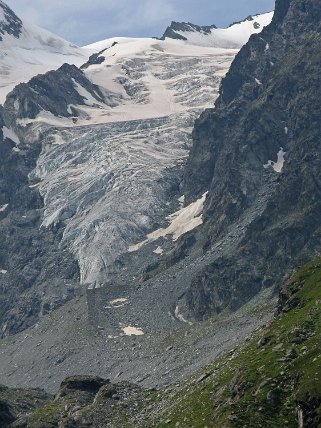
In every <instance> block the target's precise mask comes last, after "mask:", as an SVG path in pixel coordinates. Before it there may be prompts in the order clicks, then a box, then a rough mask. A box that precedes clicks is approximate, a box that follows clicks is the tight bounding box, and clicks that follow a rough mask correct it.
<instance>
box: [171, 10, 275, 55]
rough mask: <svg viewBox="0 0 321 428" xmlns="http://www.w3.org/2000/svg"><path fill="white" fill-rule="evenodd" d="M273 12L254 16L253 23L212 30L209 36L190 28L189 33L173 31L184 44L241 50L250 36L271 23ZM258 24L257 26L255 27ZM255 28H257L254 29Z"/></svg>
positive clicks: (248, 22) (242, 23)
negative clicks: (184, 39)
mask: <svg viewBox="0 0 321 428" xmlns="http://www.w3.org/2000/svg"><path fill="white" fill-rule="evenodd" d="M273 14H274V12H269V13H265V14H262V15H256V16H254V17H253V21H247V20H246V21H244V22H240V23H238V24H234V25H232V26H231V27H229V28H213V29H212V30H211V32H210V33H209V34H202V33H200V32H198V31H195V30H194V28H193V27H191V31H175V32H176V33H178V34H180V35H182V36H183V37H185V38H186V39H187V41H186V42H185V43H189V44H193V45H199V46H212V47H219V48H228V49H229V48H241V47H242V46H243V45H245V43H247V41H248V40H249V38H250V36H251V35H252V34H257V33H260V32H261V31H262V29H263V28H264V27H266V26H267V25H269V24H270V22H271V21H272V17H273ZM257 24H258V25H257ZM256 26H257V28H255V27H256Z"/></svg>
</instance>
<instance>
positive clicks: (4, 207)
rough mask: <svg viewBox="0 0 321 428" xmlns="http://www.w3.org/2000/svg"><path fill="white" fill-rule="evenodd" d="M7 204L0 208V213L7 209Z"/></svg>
mask: <svg viewBox="0 0 321 428" xmlns="http://www.w3.org/2000/svg"><path fill="white" fill-rule="evenodd" d="M8 206H9V204H5V205H2V206H0V213H3V212H4V211H5V210H6V209H7V208H8Z"/></svg>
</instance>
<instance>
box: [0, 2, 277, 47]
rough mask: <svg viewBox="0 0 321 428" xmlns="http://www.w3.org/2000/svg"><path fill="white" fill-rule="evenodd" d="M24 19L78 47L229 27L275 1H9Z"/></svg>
mask: <svg viewBox="0 0 321 428" xmlns="http://www.w3.org/2000/svg"><path fill="white" fill-rule="evenodd" d="M5 1H6V3H7V4H8V5H9V6H10V7H11V8H12V9H13V10H14V11H15V12H16V13H17V14H18V15H19V16H20V17H22V18H25V19H27V20H28V21H31V22H33V23H35V24H37V25H39V26H41V27H44V28H46V29H48V30H50V31H52V32H54V33H56V34H59V35H60V36H62V37H64V38H66V39H68V40H70V41H72V42H75V43H78V44H80V45H82V44H87V43H91V42H94V41H97V40H101V39H105V38H108V37H112V36H119V35H121V36H134V37H135V36H136V37H140V36H141V37H143V36H145V37H146V36H160V35H161V34H162V33H163V32H164V30H165V28H166V26H167V25H168V24H169V23H170V21H172V20H177V21H191V22H194V23H195V24H203V25H209V24H216V25H223V26H224V25H228V24H229V23H231V22H233V21H235V20H238V19H242V18H244V17H246V16H247V15H249V14H251V13H259V12H262V11H267V10H272V8H273V6H274V0H225V1H224V2H222V0H211V1H209V0H117V1H116V0H28V1H26V0H5Z"/></svg>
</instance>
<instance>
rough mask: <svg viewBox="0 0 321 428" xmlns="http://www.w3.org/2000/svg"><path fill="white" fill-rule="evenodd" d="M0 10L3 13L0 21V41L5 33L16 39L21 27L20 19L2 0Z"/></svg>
mask: <svg viewBox="0 0 321 428" xmlns="http://www.w3.org/2000/svg"><path fill="white" fill-rule="evenodd" d="M0 11H1V12H2V13H3V15H4V20H2V21H0V41H2V40H3V36H5V35H7V34H8V35H11V36H13V37H16V38H17V39H18V38H19V36H20V34H21V29H22V21H21V19H19V18H18V17H17V15H16V14H15V13H14V12H13V11H12V10H11V9H10V8H9V7H8V6H7V5H6V4H5V3H3V2H2V1H0Z"/></svg>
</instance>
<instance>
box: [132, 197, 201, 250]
mask: <svg viewBox="0 0 321 428" xmlns="http://www.w3.org/2000/svg"><path fill="white" fill-rule="evenodd" d="M207 194H208V192H205V193H204V194H203V196H202V197H201V198H200V199H198V200H197V201H195V202H192V203H191V204H190V205H188V206H187V207H185V208H181V209H180V210H179V211H177V212H175V213H173V214H171V215H170V216H168V217H167V219H168V220H169V221H170V224H169V226H168V227H166V228H161V229H158V230H155V231H154V232H152V233H149V234H148V235H147V238H146V239H145V240H144V241H142V242H139V243H138V244H135V245H132V246H131V247H129V249H128V251H129V252H134V251H138V250H139V249H140V248H141V247H143V246H144V245H146V244H148V243H150V242H154V241H156V240H157V239H159V238H161V237H164V236H166V235H172V237H173V241H177V239H178V238H179V237H180V236H182V235H184V234H185V233H187V232H189V231H191V230H193V229H195V228H196V227H197V226H200V225H201V224H202V223H203V218H202V215H203V208H204V203H205V199H206V196H207Z"/></svg>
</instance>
